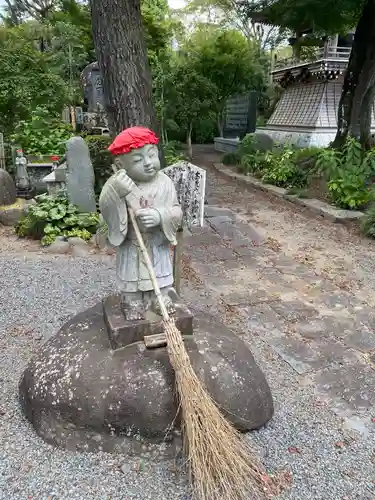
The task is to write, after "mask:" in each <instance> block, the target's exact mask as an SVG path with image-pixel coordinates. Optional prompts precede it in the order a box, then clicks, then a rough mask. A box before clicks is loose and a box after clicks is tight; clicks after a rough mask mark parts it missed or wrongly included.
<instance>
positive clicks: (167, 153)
mask: <svg viewBox="0 0 375 500" xmlns="http://www.w3.org/2000/svg"><path fill="white" fill-rule="evenodd" d="M162 148H163V152H164V160H165V166H166V167H169V165H173V164H174V163H177V162H179V161H181V160H184V159H185V156H184V154H183V153H182V152H181V147H180V143H179V142H177V141H169V142H168V143H167V144H163V145H162Z"/></svg>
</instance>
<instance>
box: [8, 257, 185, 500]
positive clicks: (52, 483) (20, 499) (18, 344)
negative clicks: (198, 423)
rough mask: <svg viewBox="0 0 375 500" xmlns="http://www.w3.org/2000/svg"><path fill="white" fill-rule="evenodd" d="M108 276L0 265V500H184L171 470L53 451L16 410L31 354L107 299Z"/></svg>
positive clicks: (23, 263) (22, 262) (50, 263)
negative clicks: (70, 320) (67, 323)
mask: <svg viewBox="0 0 375 500" xmlns="http://www.w3.org/2000/svg"><path fill="white" fill-rule="evenodd" d="M113 268H114V262H113V259H111V258H108V257H107V258H99V257H96V256H95V257H91V258H90V259H78V258H76V259H72V258H68V257H65V256H64V257H63V256H59V257H56V258H51V257H43V258H42V257H41V256H39V255H37V254H29V255H28V256H27V258H20V257H18V256H8V257H4V256H2V257H0V269H1V271H2V272H1V277H0V304H1V311H0V380H1V384H0V387H1V389H0V443H1V447H0V499H1V500H25V499H28V498H30V499H31V498H32V499H47V498H50V499H54V498H55V499H66V500H73V499H87V500H89V499H93V500H94V499H95V500H97V499H109V498H111V500H112V499H113V500H114V499H121V500H124V499H128V498H129V499H145V500H146V499H170V500H172V499H173V500H174V499H186V498H188V496H187V494H186V483H185V478H184V477H183V476H182V475H178V476H176V473H175V468H174V464H173V463H170V462H167V461H165V462H161V463H147V462H140V461H139V460H129V459H128V458H125V457H121V456H119V457H116V456H113V455H108V454H81V453H71V452H66V451H64V450H59V449H56V448H53V447H52V446H49V445H47V444H45V443H44V442H43V441H42V440H41V439H40V438H38V437H37V436H36V435H35V433H34V431H33V429H32V427H31V426H30V425H29V424H28V423H27V422H26V421H25V419H24V417H23V415H22V413H21V411H20V409H19V406H18V400H17V384H18V380H19V378H20V375H21V373H22V371H23V368H24V366H25V364H26V363H27V362H28V360H29V359H30V357H31V356H32V354H33V352H35V350H37V349H38V346H39V345H40V342H43V341H44V339H46V338H48V337H49V336H50V335H51V334H52V333H53V332H54V331H55V330H56V329H57V328H58V327H59V326H60V325H61V324H62V323H63V322H64V320H65V319H66V317H67V316H70V315H72V314H74V313H76V312H78V311H79V310H81V309H84V308H86V307H88V306H90V305H92V304H94V303H95V302H97V301H98V299H100V298H101V297H102V296H104V295H106V294H108V293H109V292H110V291H111V289H112V286H113V283H114V269H113ZM121 468H122V469H123V470H121Z"/></svg>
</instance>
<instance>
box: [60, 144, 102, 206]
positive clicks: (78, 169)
mask: <svg viewBox="0 0 375 500" xmlns="http://www.w3.org/2000/svg"><path fill="white" fill-rule="evenodd" d="M66 164H67V169H66V191H67V195H68V198H69V201H70V202H71V203H73V204H74V205H77V206H78V207H79V210H80V211H81V212H96V201H95V192H94V184H95V175H94V169H93V166H92V163H91V159H90V153H89V148H88V147H87V144H86V143H85V141H84V140H83V139H82V137H72V138H71V139H69V140H68V141H67V143H66Z"/></svg>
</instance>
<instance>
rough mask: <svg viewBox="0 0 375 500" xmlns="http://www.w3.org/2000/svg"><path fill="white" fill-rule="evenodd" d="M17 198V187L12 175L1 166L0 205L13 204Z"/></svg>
mask: <svg viewBox="0 0 375 500" xmlns="http://www.w3.org/2000/svg"><path fill="white" fill-rule="evenodd" d="M16 200H17V189H16V186H15V184H14V181H13V179H12V176H11V175H10V174H9V172H7V171H6V170H4V169H2V168H0V206H6V205H12V204H13V203H15V202H16Z"/></svg>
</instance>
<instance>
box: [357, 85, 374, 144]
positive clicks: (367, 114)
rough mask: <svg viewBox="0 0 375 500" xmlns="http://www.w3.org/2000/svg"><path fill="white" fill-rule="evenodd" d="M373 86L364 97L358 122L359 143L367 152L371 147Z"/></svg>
mask: <svg viewBox="0 0 375 500" xmlns="http://www.w3.org/2000/svg"><path fill="white" fill-rule="evenodd" d="M374 98H375V85H373V86H372V87H371V88H370V89H369V90H368V91H367V94H366V95H365V96H364V98H363V101H362V106H361V109H362V111H361V122H360V131H359V132H360V142H361V144H362V146H363V147H364V148H365V149H366V150H367V149H371V147H372V138H371V119H372V111H373V108H374Z"/></svg>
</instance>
